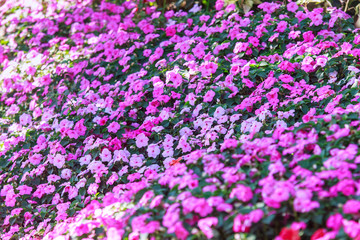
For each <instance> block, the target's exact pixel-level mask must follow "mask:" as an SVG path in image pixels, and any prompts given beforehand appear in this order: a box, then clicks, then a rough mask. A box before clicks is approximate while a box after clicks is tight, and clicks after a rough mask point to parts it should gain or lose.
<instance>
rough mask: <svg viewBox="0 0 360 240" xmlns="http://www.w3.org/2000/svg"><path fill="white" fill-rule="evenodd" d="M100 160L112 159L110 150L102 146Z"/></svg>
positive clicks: (108, 160) (107, 160)
mask: <svg viewBox="0 0 360 240" xmlns="http://www.w3.org/2000/svg"><path fill="white" fill-rule="evenodd" d="M100 158H101V161H103V162H110V161H111V159H112V156H111V152H110V150H109V149H107V148H104V149H103V150H102V152H101V153H100Z"/></svg>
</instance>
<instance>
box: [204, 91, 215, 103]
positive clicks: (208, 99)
mask: <svg viewBox="0 0 360 240" xmlns="http://www.w3.org/2000/svg"><path fill="white" fill-rule="evenodd" d="M214 96H215V92H214V91H213V90H209V91H208V92H207V93H206V94H205V96H204V102H211V101H212V100H213V98H214Z"/></svg>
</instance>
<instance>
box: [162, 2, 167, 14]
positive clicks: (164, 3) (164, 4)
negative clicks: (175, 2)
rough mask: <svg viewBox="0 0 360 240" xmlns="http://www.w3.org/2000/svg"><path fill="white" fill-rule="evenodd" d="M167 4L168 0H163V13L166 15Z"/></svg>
mask: <svg viewBox="0 0 360 240" xmlns="http://www.w3.org/2000/svg"><path fill="white" fill-rule="evenodd" d="M165 6H166V0H164V2H163V9H162V14H163V15H164V13H165Z"/></svg>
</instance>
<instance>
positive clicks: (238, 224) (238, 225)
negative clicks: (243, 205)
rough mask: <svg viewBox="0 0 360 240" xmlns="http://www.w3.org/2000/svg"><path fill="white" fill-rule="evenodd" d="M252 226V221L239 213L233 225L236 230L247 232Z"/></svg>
mask: <svg viewBox="0 0 360 240" xmlns="http://www.w3.org/2000/svg"><path fill="white" fill-rule="evenodd" d="M250 227H251V221H250V220H249V219H248V218H247V217H246V216H245V215H242V214H239V215H237V216H236V217H235V218H234V225H233V231H234V232H236V233H238V232H242V233H247V232H249V231H250Z"/></svg>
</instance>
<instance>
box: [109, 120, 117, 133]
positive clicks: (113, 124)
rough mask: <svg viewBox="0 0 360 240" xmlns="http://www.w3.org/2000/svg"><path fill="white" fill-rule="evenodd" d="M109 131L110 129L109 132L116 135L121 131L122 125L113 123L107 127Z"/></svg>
mask: <svg viewBox="0 0 360 240" xmlns="http://www.w3.org/2000/svg"><path fill="white" fill-rule="evenodd" d="M107 129H108V131H109V132H112V133H116V132H117V131H118V130H119V129H120V124H119V123H117V122H112V123H110V125H109V126H108V127H107Z"/></svg>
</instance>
